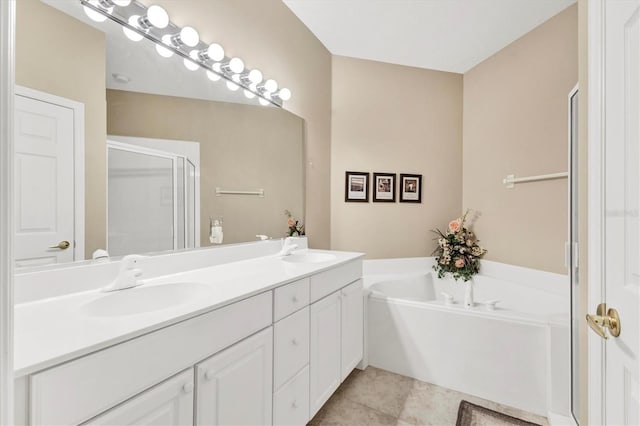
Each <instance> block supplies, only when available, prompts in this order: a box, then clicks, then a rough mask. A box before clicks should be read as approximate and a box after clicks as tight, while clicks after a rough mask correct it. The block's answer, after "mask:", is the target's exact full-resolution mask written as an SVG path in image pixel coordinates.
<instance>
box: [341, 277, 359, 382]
mask: <svg viewBox="0 0 640 426" xmlns="http://www.w3.org/2000/svg"><path fill="white" fill-rule="evenodd" d="M340 292H341V293H342V362H341V366H342V367H341V368H342V375H341V380H342V381H343V380H344V379H346V378H347V376H348V375H349V373H351V371H353V369H354V368H355V367H356V365H358V363H359V362H360V361H361V360H362V354H363V345H364V313H363V302H364V301H363V299H362V297H363V296H362V280H358V281H356V282H355V283H353V284H349V285H348V286H346V287H345V288H343V289H342V290H340Z"/></svg>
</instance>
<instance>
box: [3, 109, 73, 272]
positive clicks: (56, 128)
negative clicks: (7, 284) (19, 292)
mask: <svg viewBox="0 0 640 426" xmlns="http://www.w3.org/2000/svg"><path fill="white" fill-rule="evenodd" d="M73 120H74V116H73V110H71V109H69V108H65V107H62V106H59V105H54V104H51V103H47V102H43V101H38V100H35V99H31V98H27V97H23V96H16V97H15V130H14V135H15V163H14V164H15V185H14V188H15V203H14V205H15V210H14V212H15V216H14V222H15V245H14V256H15V260H16V266H36V265H46V264H52V263H61V262H71V261H73V260H74V249H73V246H74V231H73V230H74V196H73V194H74V163H73V157H74V153H73V146H74V127H73V126H74V122H73ZM65 241H66V242H68V244H69V246H68V248H66V249H65V248H63V247H64V246H65ZM59 243H61V244H60V247H61V248H55V247H54V248H52V246H57V245H58V244H59Z"/></svg>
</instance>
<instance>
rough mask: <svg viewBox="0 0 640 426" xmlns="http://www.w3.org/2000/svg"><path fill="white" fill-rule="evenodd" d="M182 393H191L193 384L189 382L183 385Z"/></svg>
mask: <svg viewBox="0 0 640 426" xmlns="http://www.w3.org/2000/svg"><path fill="white" fill-rule="evenodd" d="M182 392H184V393H191V392H193V383H191V382H189V383H185V384H184V386H182Z"/></svg>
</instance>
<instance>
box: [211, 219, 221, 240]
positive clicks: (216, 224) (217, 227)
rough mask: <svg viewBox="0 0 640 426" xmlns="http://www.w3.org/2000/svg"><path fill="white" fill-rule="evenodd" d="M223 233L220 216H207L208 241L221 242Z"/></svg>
mask: <svg viewBox="0 0 640 426" xmlns="http://www.w3.org/2000/svg"><path fill="white" fill-rule="evenodd" d="M223 238H224V233H223V232H222V218H220V219H215V220H214V219H213V218H211V217H210V218H209V241H210V242H211V244H222V240H223Z"/></svg>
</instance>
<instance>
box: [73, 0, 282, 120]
mask: <svg viewBox="0 0 640 426" xmlns="http://www.w3.org/2000/svg"><path fill="white" fill-rule="evenodd" d="M79 1H80V3H81V4H82V5H83V6H84V7H86V8H88V9H90V10H92V11H94V12H96V13H99V14H101V15H103V16H105V17H106V18H108V19H110V20H112V21H114V22H116V23H117V24H119V25H121V26H122V27H123V28H126V29H128V30H130V31H133V32H135V33H136V34H139V35H140V36H142V37H144V38H146V39H147V40H149V41H151V42H153V43H155V44H157V45H159V46H161V47H162V48H164V49H166V50H168V51H170V52H172V53H174V54H176V55H178V56H179V57H181V58H182V59H183V60H185V61H189V62H191V63H193V64H195V65H197V66H198V67H200V68H203V69H204V70H206V71H208V72H211V73H213V74H215V75H217V76H219V77H220V78H223V79H225V80H227V81H228V82H231V83H233V84H234V85H236V86H238V87H239V88H241V89H244V90H245V91H248V92H250V93H253V94H254V95H256V96H258V97H259V99H260V104H261V105H268V104H272V105H274V106H277V107H280V108H281V107H282V101H283V99H281V98H280V97H279V96H278V94H277V93H268V94H267V95H265V92H264V90H260V89H259V88H258V87H256V86H255V85H253V86H254V87H253V89H252V88H251V86H252V85H251V82H250V81H248V80H247V79H244V78H240V79H237V80H234V79H233V78H232V76H233V73H230V72H225V69H226V68H225V67H222V68H218V67H214V64H216V63H222V64H228V63H229V62H230V61H231V60H232V59H234V58H229V57H226V56H225V57H224V59H222V60H221V61H217V62H213V63H209V61H208V60H205V59H204V58H203V57H202V56H201V55H194V57H192V56H191V55H189V53H190V52H191V51H192V50H197V51H203V50H206V49H207V48H208V47H209V46H210V44H209V43H206V42H203V41H202V40H200V41H199V43H198V44H197V45H195V46H193V47H189V46H185V45H184V44H178V46H176V45H174V44H173V43H164V42H163V41H162V37H163V36H166V35H171V36H173V35H175V34H179V33H180V31H181V30H182V29H181V28H180V27H178V26H177V25H175V24H173V23H172V22H169V24H168V25H167V26H166V27H164V28H162V29H159V28H155V27H149V28H146V29H143V28H139V27H137V26H135V25H132V24H130V23H129V18H130V17H131V16H134V15H138V16H145V15H146V13H147V7H146V6H144V5H143V4H141V3H139V2H138V1H136V0H133V1H132V2H131V3H130V4H129V5H128V6H126V7H119V8H118V7H114V8H110V9H109V10H106V9H103V8H101V7H99V6H97V5H96V4H94V3H93V2H91V1H90V0H79ZM125 10H126V12H127V13H126V16H125V14H121V13H120V12H121V11H125ZM183 48H184V49H185V50H183ZM187 49H188V51H187ZM216 68H217V70H216ZM245 93H246V92H245ZM289 93H290V92H289ZM265 102H266V103H265Z"/></svg>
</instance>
